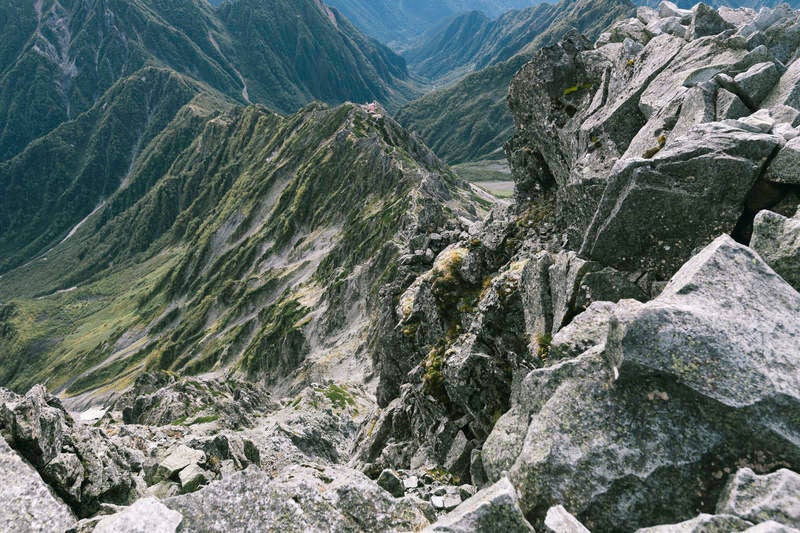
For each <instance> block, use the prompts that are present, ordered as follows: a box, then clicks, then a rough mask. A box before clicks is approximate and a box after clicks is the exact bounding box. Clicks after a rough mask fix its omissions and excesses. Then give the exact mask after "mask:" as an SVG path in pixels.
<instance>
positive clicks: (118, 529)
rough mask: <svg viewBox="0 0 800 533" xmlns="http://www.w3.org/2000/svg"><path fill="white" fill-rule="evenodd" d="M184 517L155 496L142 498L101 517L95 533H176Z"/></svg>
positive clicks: (95, 527)
mask: <svg viewBox="0 0 800 533" xmlns="http://www.w3.org/2000/svg"><path fill="white" fill-rule="evenodd" d="M182 519H183V517H182V516H181V514H180V513H178V512H176V511H173V510H171V509H169V508H167V507H166V506H165V505H164V504H163V503H161V502H160V501H158V500H156V499H155V498H142V499H141V500H138V501H136V502H135V503H134V504H133V505H131V506H130V507H128V508H126V509H123V510H122V511H120V512H118V513H114V514H112V515H108V516H104V517H102V518H100V520H99V521H98V522H97V524H96V525H95V526H94V533H174V532H175V531H177V529H178V526H179V525H180V524H181V520H182Z"/></svg>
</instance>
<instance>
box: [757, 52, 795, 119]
mask: <svg viewBox="0 0 800 533" xmlns="http://www.w3.org/2000/svg"><path fill="white" fill-rule="evenodd" d="M762 105H763V106H764V107H769V108H772V107H775V106H777V105H786V106H790V107H793V108H794V109H798V110H800V61H795V62H793V63H792V64H791V65H789V67H788V68H787V69H786V72H785V73H784V74H783V75H782V76H781V78H780V80H779V81H778V83H777V84H776V85H775V86H774V87H773V89H772V91H770V93H769V95H768V96H767V97H766V98H765V99H764V101H763V102H762Z"/></svg>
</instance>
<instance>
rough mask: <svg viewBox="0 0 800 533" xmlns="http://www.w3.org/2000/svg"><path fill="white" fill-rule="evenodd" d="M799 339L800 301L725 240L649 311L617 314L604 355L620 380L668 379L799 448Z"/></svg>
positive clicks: (766, 269) (718, 241)
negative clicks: (794, 421) (791, 419)
mask: <svg viewBox="0 0 800 533" xmlns="http://www.w3.org/2000/svg"><path fill="white" fill-rule="evenodd" d="M753 317H758V319H757V320H754V318H753ZM678 332H680V333H679V334H678ZM676 334H677V335H679V336H677V337H676V336H675V335H676ZM798 336H800V294H798V293H797V291H795V290H794V289H793V288H792V287H790V286H789V285H788V284H787V283H786V282H785V281H784V280H782V279H781V278H780V277H779V276H777V275H776V274H775V272H774V271H773V270H772V269H771V268H770V267H769V266H768V265H767V264H766V263H765V262H764V261H763V260H762V259H761V258H760V257H759V256H758V255H756V254H755V253H754V252H753V251H752V250H751V249H750V248H747V247H745V246H742V245H739V244H737V243H735V242H734V241H733V240H732V239H731V238H730V237H728V236H722V237H719V238H718V239H716V240H715V241H714V242H713V243H712V244H710V245H709V246H707V247H706V248H705V249H704V250H703V251H702V252H700V253H699V254H698V255H696V256H695V257H693V258H692V259H691V260H690V261H689V262H688V263H687V264H686V265H684V267H683V268H682V269H681V270H680V271H679V272H678V273H677V274H676V275H675V276H674V277H673V278H672V280H671V281H670V283H669V285H667V287H666V289H664V292H663V293H662V294H661V296H659V297H658V298H657V299H656V300H654V301H653V302H652V303H649V304H644V305H641V306H638V308H637V306H634V307H628V308H626V309H625V310H624V311H621V312H617V313H616V314H615V318H614V319H613V320H612V324H611V328H610V333H609V339H608V342H607V345H606V357H607V359H608V360H609V363H610V364H611V365H612V366H613V368H617V369H619V370H618V371H619V372H620V374H627V375H637V374H638V375H642V376H646V375H653V374H658V373H662V372H665V373H669V374H671V375H673V376H674V378H675V379H676V380H677V382H678V383H680V384H681V385H682V386H684V387H687V388H688V389H690V390H692V391H694V392H695V393H696V394H698V395H700V396H702V397H704V398H707V399H709V400H711V401H714V402H717V403H719V404H721V405H724V406H726V407H728V408H730V409H735V410H742V411H747V412H752V414H753V415H754V419H753V421H752V422H751V423H750V425H751V427H753V428H761V429H762V430H763V431H764V432H765V434H769V433H772V432H774V434H775V435H774V438H775V439H778V440H777V442H779V441H780V440H783V439H785V440H786V442H787V443H790V446H799V447H800V437H798V436H797V435H796V434H793V432H792V430H790V429H789V428H787V427H786V426H785V423H786V420H785V417H786V415H787V413H788V410H789V409H791V408H792V407H790V406H795V408H796V407H800V360H798V359H797V358H796V357H794V356H793V355H792V354H794V353H796V349H797V339H798ZM757 338H758V339H761V340H760V341H759V342H758V343H757V344H754V339H757ZM784 428H785V429H784Z"/></svg>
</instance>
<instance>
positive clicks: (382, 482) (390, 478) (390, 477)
mask: <svg viewBox="0 0 800 533" xmlns="http://www.w3.org/2000/svg"><path fill="white" fill-rule="evenodd" d="M377 483H378V486H380V487H381V488H382V489H384V490H385V491H386V492H388V493H389V494H391V495H392V496H394V497H395V498H402V497H403V496H404V495H405V493H406V489H405V486H403V481H402V480H401V479H400V476H398V475H397V472H395V471H394V470H389V469H386V470H384V471H383V472H381V475H380V476H378V480H377Z"/></svg>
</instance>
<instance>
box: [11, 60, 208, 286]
mask: <svg viewBox="0 0 800 533" xmlns="http://www.w3.org/2000/svg"><path fill="white" fill-rule="evenodd" d="M200 90H201V88H200V86H199V85H198V84H197V83H195V82H193V81H191V80H188V79H186V78H184V77H182V76H180V75H178V74H176V73H174V72H172V71H169V70H166V69H156V68H145V69H142V70H141V71H139V72H137V73H136V74H134V75H133V76H130V77H127V78H124V79H121V80H120V81H119V82H117V83H116V84H114V86H112V87H111V89H109V91H108V92H107V93H106V94H105V95H103V97H101V98H100V99H99V100H98V102H97V103H96V104H95V105H94V106H93V107H92V108H91V109H90V110H88V111H87V112H86V113H83V114H81V115H79V116H78V118H77V119H75V120H73V121H69V122H66V123H64V124H62V125H60V126H59V127H57V128H56V129H55V130H53V131H52V132H51V133H49V134H48V135H46V136H45V137H42V138H40V139H37V140H36V141H34V142H33V143H31V144H30V145H29V146H28V147H27V148H26V149H25V150H24V151H23V152H22V153H21V154H20V155H18V156H16V157H14V158H13V159H10V160H8V161H6V162H3V163H0V195H1V196H2V197H3V202H2V209H0V257H2V260H0V271H6V270H8V269H9V268H12V267H14V266H17V265H19V264H20V263H22V262H24V261H26V260H27V259H29V258H31V257H33V256H35V255H37V254H39V253H41V252H43V251H45V250H46V249H47V248H48V247H50V246H53V245H55V244H57V243H58V242H59V240H61V239H64V238H65V237H66V235H67V233H68V232H69V231H70V229H71V228H73V227H75V226H76V225H77V224H78V223H79V222H80V221H81V220H82V219H83V218H84V217H86V216H87V215H88V214H89V213H91V212H92V211H93V210H94V209H95V208H98V207H100V206H101V205H102V204H103V203H104V202H105V201H106V200H107V199H108V198H109V197H110V196H111V195H113V194H114V193H116V192H117V191H118V190H119V191H121V190H124V189H125V188H127V187H128V186H129V185H130V177H131V174H132V172H133V170H134V168H135V166H136V164H137V162H138V161H139V160H140V156H142V155H143V154H145V153H146V152H147V149H148V146H150V145H151V144H153V143H165V142H166V141H165V139H164V138H162V136H161V134H162V132H163V130H165V129H166V128H167V127H168V125H170V123H171V122H172V121H173V120H174V119H175V118H176V115H177V114H178V113H179V111H180V109H181V108H182V107H184V106H185V105H186V104H187V103H188V102H189V101H191V100H192V99H193V98H194V97H195V96H196V95H197V94H198V93H199V92H200ZM179 131H180V128H177V127H175V126H173V128H172V132H171V134H170V136H172V137H174V136H175V135H178V136H179V135H180V134H179V133H178V132H179ZM165 148H166V145H164V146H163V147H161V148H160V149H165Z"/></svg>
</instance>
